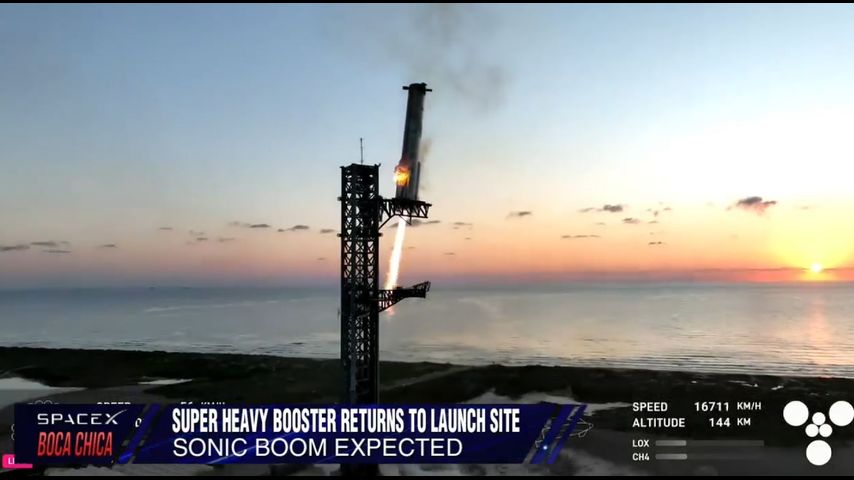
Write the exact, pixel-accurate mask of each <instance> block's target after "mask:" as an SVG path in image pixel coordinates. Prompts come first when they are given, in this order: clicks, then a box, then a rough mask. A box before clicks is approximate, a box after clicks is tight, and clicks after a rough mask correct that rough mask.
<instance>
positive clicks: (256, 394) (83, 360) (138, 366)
mask: <svg viewBox="0 0 854 480" xmlns="http://www.w3.org/2000/svg"><path fill="white" fill-rule="evenodd" d="M381 371H382V377H381V378H382V382H381V385H382V386H381V394H380V397H381V399H382V401H384V402H406V403H443V402H468V403H515V402H518V403H534V402H543V401H546V402H555V403H561V402H564V403H567V402H583V403H587V404H589V405H590V407H589V408H588V411H587V414H586V416H585V421H586V422H587V423H588V424H589V425H590V427H589V431H588V432H587V434H585V435H584V436H582V437H578V436H576V437H573V438H572V439H571V440H570V442H569V444H568V445H567V447H566V448H565V449H564V452H563V453H562V455H561V458H560V459H559V460H558V461H557V462H556V463H555V464H553V465H546V466H527V465H462V466H457V465H453V466H451V465H437V466H429V467H428V466H417V465H384V466H383V467H382V471H383V474H385V475H409V474H424V473H427V472H430V473H435V474H463V475H475V474H484V473H492V474H524V475H527V474H532V475H533V474H537V475H540V474H656V473H660V474H662V473H668V474H675V473H681V474H695V473H718V474H733V473H738V472H754V473H777V472H782V473H789V474H793V473H798V472H804V473H808V474H815V473H828V474H829V473H840V472H843V471H845V469H846V468H847V469H851V468H854V455H851V453H854V448H852V447H850V446H849V445H848V442H849V441H850V440H851V438H852V434H851V433H849V432H848V431H847V430H849V429H845V428H838V429H836V431H835V432H834V435H833V437H832V440H833V441H834V443H833V445H834V449H835V450H834V461H833V462H831V463H830V464H828V465H826V466H825V467H823V468H822V469H821V470H819V471H815V470H814V467H812V466H811V465H809V464H808V463H807V462H806V461H805V460H804V454H803V451H804V447H805V446H806V441H805V440H806V437H805V436H804V434H803V431H802V429H799V428H792V427H789V426H788V425H786V424H785V423H783V421H782V419H781V414H780V412H781V411H782V407H783V405H785V403H786V402H788V401H789V400H792V399H798V400H801V401H804V402H805V403H807V405H809V406H810V409H811V410H821V409H822V408H823V409H825V410H826V408H827V406H829V405H830V404H831V403H832V402H834V401H836V400H840V399H848V400H850V399H851V398H852V394H854V380H849V379H840V378H807V377H780V376H762V375H734V374H726V375H724V374H703V373H683V372H664V371H649V370H632V369H601V368H573V367H546V366H525V367H507V366H500V365H490V366H479V367H471V366H458V365H452V364H439V363H397V362H386V363H383V365H382V369H381ZM0 372H2V379H0V381H2V382H6V383H0V407H2V408H0V438H2V440H0V449H2V451H3V452H9V451H11V450H12V446H11V442H10V434H11V424H12V421H13V407H12V405H13V403H14V402H20V401H36V400H40V401H44V400H51V401H55V402H60V403H87V402H97V401H128V402H148V403H172V402H179V401H212V402H214V401H215V402H247V403H254V402H259V403H260V402H278V403H290V402H294V403H296V402H307V403H332V402H336V401H337V399H338V396H339V388H340V387H339V384H340V382H339V379H340V376H341V372H340V367H339V364H338V362H337V361H336V360H317V359H306V358H284V357H275V356H263V355H236V354H198V353H165V352H142V351H118V350H72V349H34V348H0ZM640 401H644V402H648V401H666V402H668V404H669V406H670V411H669V412H668V414H669V415H671V416H684V417H686V418H687V419H688V424H687V426H686V428H685V429H684V430H683V431H680V432H678V434H676V435H677V437H674V433H673V432H672V431H668V430H667V429H649V428H647V429H638V428H633V427H632V421H633V419H634V418H635V417H636V415H637V414H636V413H635V412H633V411H632V408H631V405H632V402H640ZM697 401H730V402H733V404H734V403H735V402H738V401H742V402H748V401H749V402H761V405H762V409H761V412H756V413H753V414H752V417H753V418H752V423H751V426H750V427H749V428H730V429H714V428H710V427H708V426H707V425H705V423H707V422H706V419H705V418H703V417H702V416H701V415H699V414H698V413H696V412H695V411H693V408H694V406H693V404H694V402H697ZM639 437H643V438H651V439H653V440H654V439H663V438H687V439H689V440H700V439H702V440H710V439H744V440H762V441H763V442H764V445H765V446H764V447H762V448H759V449H755V450H754V451H752V452H749V454H748V455H743V454H740V455H741V457H743V458H741V459H740V460H735V461H734V460H733V459H732V458H730V459H726V458H723V457H722V458H720V459H715V458H708V459H705V460H704V461H702V462H699V463H698V462H694V461H691V462H634V461H633V460H632V452H633V448H632V440H633V439H635V438H639ZM158 468H159V469H160V470H162V472H161V473H165V472H171V473H174V474H177V475H186V474H189V475H206V474H207V475H210V474H249V475H266V474H270V473H271V472H277V473H279V474H286V473H293V474H301V475H312V474H319V475H327V474H334V472H335V471H336V468H335V467H334V466H331V465H326V466H309V467H288V466H277V467H275V468H273V467H269V466H263V465H261V466H258V465H247V466H230V467H226V468H217V469H213V468H212V467H207V466H198V467H189V468H188V467H177V466H162V467H160V466H143V465H129V466H122V467H116V468H115V469H113V470H111V471H108V470H107V469H93V468H88V469H82V470H62V469H49V470H48V471H47V472H46V473H48V474H70V473H79V474H83V473H86V472H89V473H92V472H95V473H98V474H107V473H109V474H124V475H137V474H146V473H149V474H150V473H152V472H154V470H152V469H155V470H156V469H158ZM160 470H157V471H158V472H160ZM848 471H850V470H848Z"/></svg>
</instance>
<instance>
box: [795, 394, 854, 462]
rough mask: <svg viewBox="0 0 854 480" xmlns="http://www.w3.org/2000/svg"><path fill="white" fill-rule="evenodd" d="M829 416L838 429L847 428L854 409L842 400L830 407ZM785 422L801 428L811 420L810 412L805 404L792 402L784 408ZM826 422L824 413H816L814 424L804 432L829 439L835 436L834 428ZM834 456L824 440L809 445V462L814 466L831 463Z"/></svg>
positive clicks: (812, 436)
mask: <svg viewBox="0 0 854 480" xmlns="http://www.w3.org/2000/svg"><path fill="white" fill-rule="evenodd" d="M827 414H828V416H829V417H830V423H832V424H833V425H836V426H837V427H845V426H847V425H848V424H850V423H851V421H852V420H854V407H852V406H851V404H850V403H848V402H846V401H844V400H840V401H838V402H835V403H834V404H833V405H831V406H830V410H828V412H827ZM783 420H785V421H786V423H788V424H789V425H791V426H793V427H800V426H802V425H804V424H806V423H807V421H809V420H810V410H809V408H807V406H806V405H805V404H804V402H800V401H797V400H794V401H791V402H789V403H787V404H786V406H785V408H783ZM826 422H827V418H826V417H825V415H824V414H823V413H822V412H816V413H814V414H813V416H812V423H809V424H808V425H807V426H806V428H805V429H804V432H805V433H806V434H807V436H808V437H810V438H815V437H818V436H820V437H822V438H827V437H829V436H830V435H831V434H833V427H832V426H831V425H830V424H828V423H826ZM832 454H833V451H832V449H831V448H830V445H829V444H828V443H827V442H825V441H824V440H820V439H816V440H813V441H812V442H810V444H809V445H807V460H809V462H810V463H812V464H813V465H816V466H821V465H824V464H826V463H827V462H829V461H830V457H831V455H832Z"/></svg>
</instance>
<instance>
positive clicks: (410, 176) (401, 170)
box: [394, 83, 432, 200]
mask: <svg viewBox="0 0 854 480" xmlns="http://www.w3.org/2000/svg"><path fill="white" fill-rule="evenodd" d="M403 89H404V90H408V91H409V98H408V100H407V102H406V123H405V124H404V127H403V152H402V153H401V155H400V162H398V164H397V167H396V168H395V170H394V179H395V183H396V184H397V193H396V194H395V196H396V197H397V198H403V199H407V200H418V179H419V176H420V175H421V158H420V157H419V155H420V153H421V122H422V119H423V117H424V97H425V95H427V92H432V90H431V89H429V88H427V84H426V83H413V84H410V85H409V86H408V87H403Z"/></svg>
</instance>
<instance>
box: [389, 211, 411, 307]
mask: <svg viewBox="0 0 854 480" xmlns="http://www.w3.org/2000/svg"><path fill="white" fill-rule="evenodd" d="M405 236H406V220H404V219H402V218H401V219H399V220H398V221H397V234H395V236H394V249H392V251H391V259H390V260H389V262H388V275H387V276H386V280H385V289H386V290H392V289H393V288H395V287H397V275H398V273H399V272H400V259H401V256H402V255H403V238H404V237H405Z"/></svg>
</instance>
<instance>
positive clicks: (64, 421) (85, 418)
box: [36, 409, 127, 425]
mask: <svg viewBox="0 0 854 480" xmlns="http://www.w3.org/2000/svg"><path fill="white" fill-rule="evenodd" d="M126 411H127V409H125V410H122V411H121V412H118V413H114V414H109V413H97V412H95V413H78V414H76V415H72V414H68V413H66V414H62V413H39V414H38V415H36V420H37V422H38V424H39V425H118V424H119V422H117V421H116V418H118V416H119V415H121V414H123V413H125V412H126Z"/></svg>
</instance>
